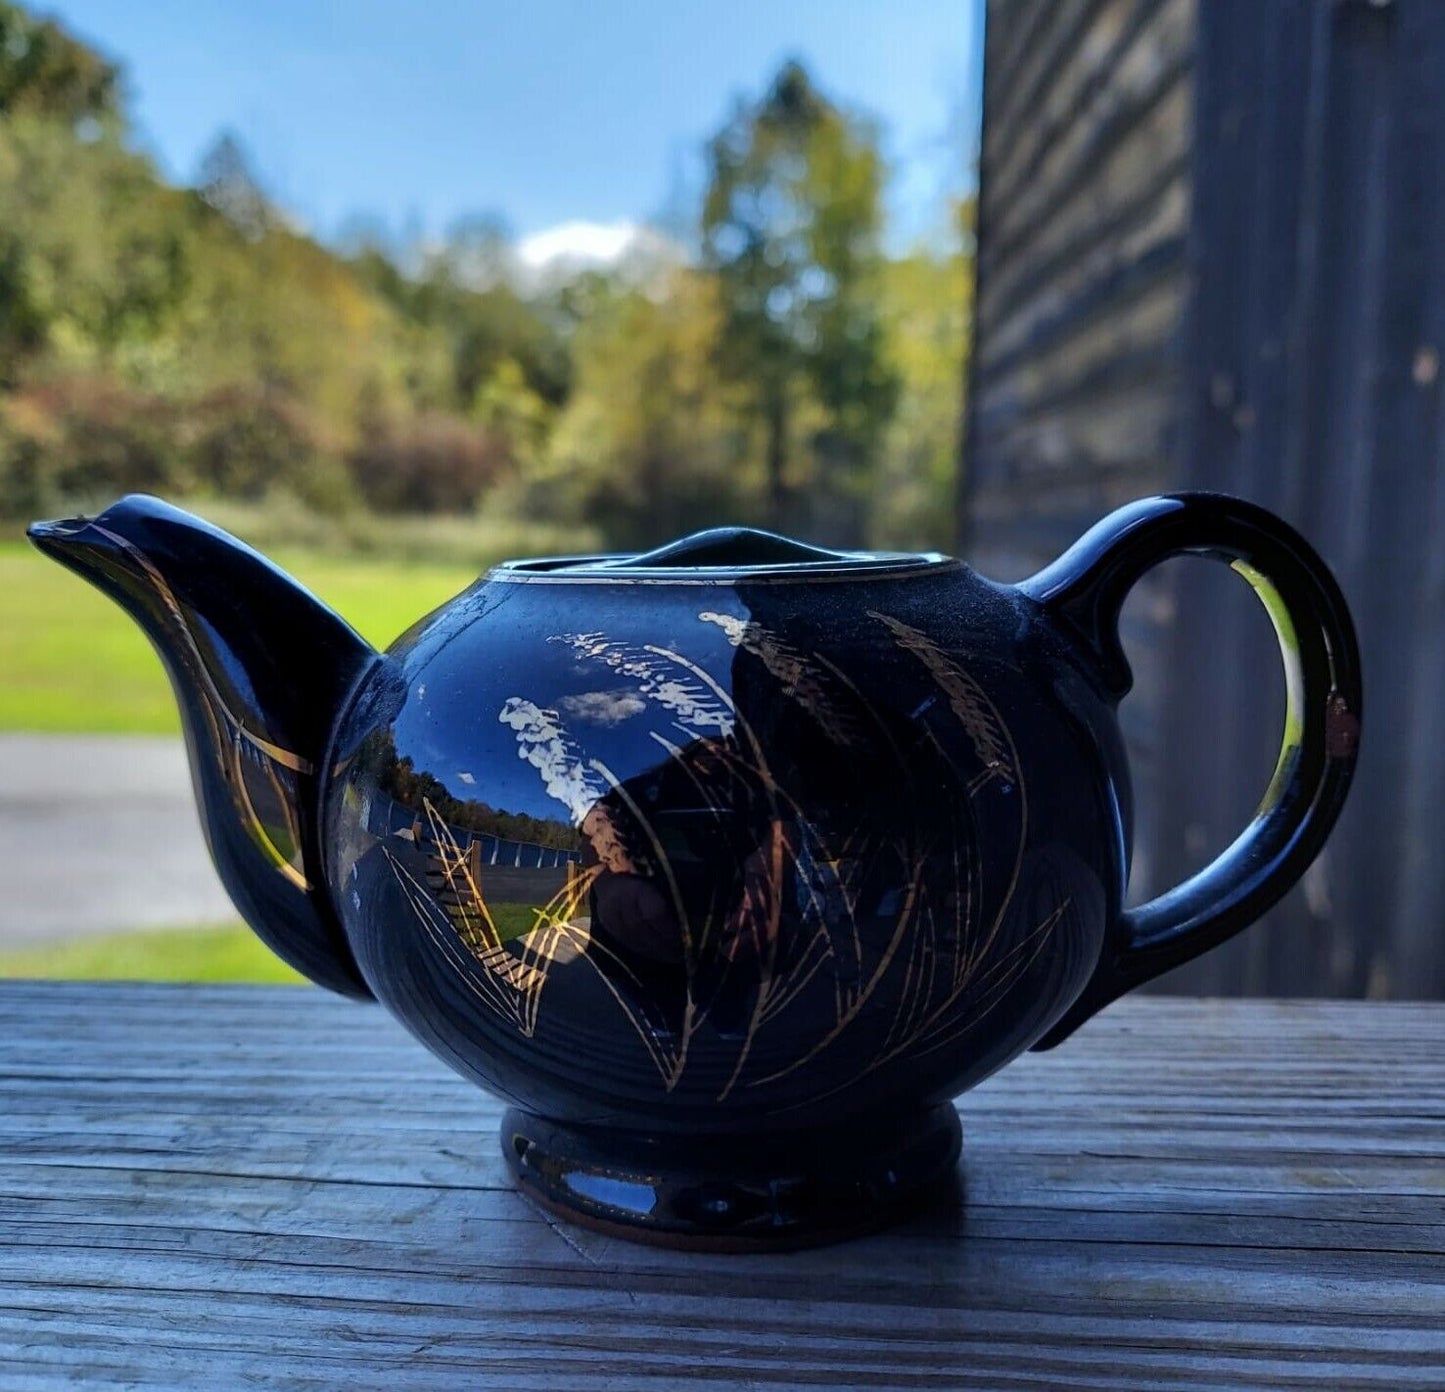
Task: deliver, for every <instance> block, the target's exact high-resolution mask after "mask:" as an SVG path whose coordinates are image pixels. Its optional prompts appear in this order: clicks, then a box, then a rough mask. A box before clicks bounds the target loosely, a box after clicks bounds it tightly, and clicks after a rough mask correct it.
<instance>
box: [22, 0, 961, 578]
mask: <svg viewBox="0 0 1445 1392" xmlns="http://www.w3.org/2000/svg"><path fill="white" fill-rule="evenodd" d="M119 91H120V78H119V74H118V71H117V69H116V68H115V66H114V65H113V64H111V63H110V62H109V61H108V60H106V59H104V58H103V57H101V56H99V55H97V54H95V53H93V52H91V51H90V50H89V49H87V48H86V47H85V46H84V45H83V44H81V43H79V42H78V41H77V40H75V39H74V38H73V37H71V36H70V35H68V34H67V33H66V32H65V31H64V30H63V29H62V28H61V27H60V26H59V25H57V24H56V23H54V22H53V21H50V20H41V19H36V18H33V17H31V16H30V15H29V14H28V13H27V12H25V11H24V10H22V9H20V8H18V7H17V6H15V5H14V4H13V3H10V0H0V209H3V210H4V214H3V216H0V516H8V517H12V518H24V517H31V516H36V515H40V514H43V513H51V514H55V513H61V512H67V511H74V510H81V509H89V508H95V507H99V506H102V505H104V504H105V503H106V502H108V501H110V499H111V498H113V497H114V496H115V495H116V494H117V493H120V492H122V491H125V490H129V489H145V490H150V491H157V492H163V493H165V494H167V495H168V496H172V497H179V498H185V497H187V496H189V497H192V498H194V499H196V500H197V501H198V502H199V504H200V505H201V506H202V508H203V510H208V509H212V508H219V509H220V510H221V511H222V512H225V511H226V510H228V509H229V510H230V511H231V512H232V513H233V514H234V515H235V516H236V517H238V518H239V519H240V520H241V523H242V525H245V526H256V527H258V528H259V529H260V532H261V534H262V539H263V540H265V539H266V538H270V537H279V538H280V539H281V540H282V542H283V544H285V543H287V542H294V543H295V544H301V545H304V546H306V547H308V548H315V547H319V548H322V549H324V550H327V551H332V552H336V553H344V554H356V553H366V552H369V551H387V552H390V553H391V554H393V555H406V556H415V555H422V556H426V555H441V554H444V555H447V556H455V557H467V558H471V557H476V558H477V559H478V560H479V561H480V560H482V559H486V558H491V557H494V555H495V554H496V553H495V552H494V551H493V549H492V548H493V547H494V546H500V545H507V546H515V547H516V549H518V550H527V551H557V550H562V551H577V550H581V549H586V548H587V547H589V546H593V545H596V544H599V543H600V544H605V545H609V546H611V547H614V548H622V547H632V546H645V545H650V544H654V543H656V542H660V541H663V540H666V539H667V538H669V537H670V536H674V535H677V534H678V533H680V532H682V531H685V530H689V529H693V528H697V527H702V526H708V525H716V524H718V523H722V522H734V521H742V522H754V523H758V524H762V525H771V526H774V527H777V528H780V529H783V530H788V531H794V532H798V533H801V534H803V535H805V536H808V537H810V538H812V539H814V540H817V541H825V542H826V541H831V542H833V543H835V544H847V545H861V544H865V543H876V544H880V545H897V546H910V545H919V544H933V545H937V546H946V545H947V544H948V543H949V540H950V537H951V530H952V528H951V525H950V519H951V517H952V514H953V511H954V509H953V489H954V484H953V480H954V478H955V475H956V468H957V464H956V456H957V436H958V425H959V421H960V419H961V414H962V411H961V402H960V396H961V391H962V381H963V371H964V361H963V352H964V345H965V342H966V322H967V309H968V293H969V291H968V275H967V263H968V259H967V257H966V256H965V255H964V254H963V253H962V252H960V251H948V252H944V251H938V250H927V249H925V250H919V251H916V252H914V253H912V254H910V255H908V256H904V257H896V258H892V259H890V258H888V257H886V256H885V255H884V254H883V252H882V249H881V238H882V219H883V215H882V197H881V194H882V188H883V184H884V181H885V177H886V172H887V171H886V168H885V166H884V162H883V159H882V156H881V154H880V151H879V145H878V139H877V133H876V132H875V130H874V129H873V128H872V126H871V125H870V124H869V122H868V121H867V120H865V119H863V118H862V117H860V116H858V115H856V114H854V113H851V112H849V111H848V110H846V109H844V108H843V107H841V106H839V105H837V104H835V103H833V102H831V101H829V100H828V99H827V98H826V97H825V96H823V95H822V94H821V93H820V92H819V91H818V89H817V88H816V87H815V86H814V85H813V83H812V81H811V79H810V78H809V76H808V74H807V73H805V72H804V71H803V70H802V68H801V67H799V66H798V65H797V64H792V63H790V64H785V65H784V66H783V68H782V69H781V71H780V72H779V73H778V74H777V76H776V78H775V80H774V81H773V82H772V84H771V85H770V86H769V87H768V88H766V89H765V91H764V92H763V94H762V96H761V97H760V98H759V99H757V100H755V101H752V102H746V103H740V104H739V105H738V107H737V109H736V111H735V112H734V113H733V114H732V116H731V118H730V119H729V120H728V121H727V122H726V123H725V124H724V126H723V127H722V129H721V130H719V132H718V133H717V135H716V136H715V138H714V139H713V140H712V141H711V142H710V143H709V145H708V147H707V158H708V166H709V173H710V179H709V184H708V188H707V192H706V197H705V199H704V201H703V203H702V205H701V207H700V208H699V210H698V228H697V231H698V234H699V246H700V248H701V255H700V256H699V257H698V258H696V259H695V260H690V259H689V258H688V257H686V256H685V255H684V254H683V253H682V251H681V249H680V248H679V249H678V250H677V252H676V254H673V253H671V252H668V251H667V250H666V248H665V245H662V244H661V243H660V239H659V245H658V246H655V247H654V248H653V250H652V251H651V252H649V253H647V254H646V255H644V254H642V253H638V254H636V255H634V256H633V257H632V258H631V259H630V261H629V264H627V265H626V266H625V267H620V268H617V269H616V270H613V271H597V270H593V271H587V272H583V273H579V274H576V275H572V276H570V277H565V276H564V277H561V278H557V277H553V278H552V279H550V280H546V281H545V283H542V284H538V283H537V281H536V278H535V277H534V276H531V275H529V274H524V273H523V271H522V269H521V268H520V267H519V265H518V263H517V260H516V256H515V252H514V249H513V247H512V244H511V241H510V238H509V236H508V234H507V232H506V229H505V227H504V226H503V225H502V224H501V222H500V221H499V220H497V219H496V218H478V219H472V220H469V221H467V222H464V223H462V224H460V225H459V226H457V227H456V228H455V229H453V230H452V232H451V233H450V234H449V235H448V236H447V237H446V238H445V240H444V241H443V242H442V243H441V244H440V245H430V244H428V245H426V246H424V247H418V246H397V245H392V244H388V243H387V242H386V240H385V239H384V238H379V237H371V238H370V239H369V240H363V241H361V242H360V243H358V244H355V245H353V246H351V247H350V249H349V250H348V251H347V252H346V253H345V254H339V253H338V252H336V251H335V250H333V249H330V248H328V247H325V246H322V245H320V244H318V243H317V242H316V241H314V240H313V239H311V238H310V237H308V236H305V235H303V234H302V233H301V232H299V231H297V230H296V229H295V228H294V227H293V226H291V225H290V224H289V223H288V220H287V218H286V216H285V214H284V212H282V211H281V210H280V209H279V208H277V207H276V206H275V204H274V203H273V202H272V200H271V199H270V198H269V197H268V195H267V193H266V191H265V188H264V186H263V184H262V182H261V180H260V179H259V178H258V177H257V175H256V173H255V172H254V170H253V169H252V168H251V166H250V164H249V162H248V160H247V157H246V153H245V151H244V149H243V148H242V147H241V145H240V144H239V142H238V141H237V140H236V139H235V138H234V137H233V136H231V135H222V136H221V137H220V139H218V141H217V142H216V144H215V146H214V148H213V149H212V151H211V152H210V154H209V155H207V157H206V158H205V160H204V161H203V162H202V166H201V170H200V175H199V178H198V181H197V186H196V187H195V188H194V189H178V188H174V187H170V186H168V185H167V184H166V183H165V182H163V181H162V180H161V178H160V177H159V176H158V174H157V172H156V170H155V169H154V168H153V167H152V166H151V164H150V163H149V162H148V161H147V160H146V159H145V158H144V157H142V156H140V155H138V154H136V153H134V151H133V150H131V149H130V148H129V147H128V145H127V143H126V124H125V118H124V112H123V111H122V110H121V107H120V102H119V97H118V93H119ZM223 520H224V519H223Z"/></svg>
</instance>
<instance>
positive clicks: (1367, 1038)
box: [0, 982, 1445, 1392]
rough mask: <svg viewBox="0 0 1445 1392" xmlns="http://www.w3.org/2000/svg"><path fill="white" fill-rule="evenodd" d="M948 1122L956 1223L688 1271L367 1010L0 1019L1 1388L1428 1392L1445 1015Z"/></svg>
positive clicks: (121, 995)
mask: <svg viewBox="0 0 1445 1392" xmlns="http://www.w3.org/2000/svg"><path fill="white" fill-rule="evenodd" d="M962 1110H963V1124H964V1160H963V1165H962V1188H963V1191H964V1193H963V1195H962V1197H961V1198H960V1199H958V1200H957V1201H956V1202H955V1203H953V1204H949V1203H943V1204H940V1205H939V1206H938V1207H937V1208H936V1209H935V1210H933V1211H932V1212H929V1213H925V1214H920V1215H919V1216H918V1217H916V1218H914V1219H913V1220H911V1221H910V1222H908V1223H907V1224H906V1225H905V1226H903V1227H901V1228H898V1229H895V1230H894V1231H892V1232H889V1233H886V1234H882V1235H879V1236H877V1237H872V1238H867V1239H863V1240H860V1241H856V1242H852V1243H849V1244H846V1245H843V1246H839V1247H832V1248H825V1249H822V1250H817V1251H812V1252H803V1253H797V1254H792V1255H786V1256H771V1257H756V1256H752V1257H738V1256H695V1255H684V1254H679V1253H673V1252H663V1251H654V1250H651V1249H648V1248H644V1247H637V1246H632V1245H629V1244H627V1243H625V1242H621V1241H618V1240H616V1239H612V1238H606V1237H600V1236H597V1235H595V1234H592V1233H589V1232H585V1231H582V1230H579V1229H574V1228H571V1227H568V1226H566V1225H564V1224H561V1223H558V1222H556V1221H554V1220H552V1219H549V1218H548V1217H546V1216H544V1215H543V1214H541V1213H540V1212H538V1211H537V1210H535V1209H533V1208H531V1207H530V1206H529V1205H528V1204H527V1203H525V1202H524V1201H523V1200H522V1199H520V1198H518V1197H517V1196H516V1195H515V1194H514V1193H513V1192H512V1191H511V1189H510V1188H509V1186H508V1183H507V1178H506V1175H505V1172H504V1170H503V1166H502V1161H501V1157H500V1155H499V1153H498V1149H497V1142H496V1137H495V1130H496V1125H497V1119H498V1112H499V1108H498V1106H497V1104H496V1103H494V1102H492V1101H491V1100H490V1099H489V1098H487V1097H486V1096H484V1095H483V1094H482V1093H480V1092H478V1091H476V1090H475V1089H473V1088H471V1087H469V1086H468V1085H466V1084H464V1083H463V1082H461V1081H460V1080H458V1079H456V1078H454V1077H453V1076H452V1075H451V1074H450V1073H449V1072H448V1071H447V1070H446V1069H445V1068H444V1067H443V1066H442V1065H441V1064H439V1063H437V1062H435V1061H434V1060H433V1059H432V1058H431V1057H430V1056H429V1055H428V1054H426V1053H425V1052H424V1051H423V1050H422V1049H421V1047H420V1046H419V1045H416V1044H414V1043H413V1042H411V1040H410V1039H409V1038H408V1037H407V1036H405V1035H404V1034H403V1033H402V1031H401V1030H400V1029H399V1028H398V1027H397V1026H395V1025H393V1024H392V1023H391V1022H390V1020H389V1019H388V1018H387V1017H385V1016H384V1015H383V1014H382V1013H381V1012H380V1011H379V1010H378V1009H376V1008H373V1007H364V1006H358V1005H353V1004H350V1003H347V1002H345V1001H342V1000H339V999H335V998H331V997H327V996H325V995H323V994H321V993H320V992H319V991H312V990H302V989H288V988H284V987H279V988H248V987H231V988H226V987H212V988H192V987H163V986H117V985H94V986H91V985H64V984H46V983H16V982H12V983H5V984H0V1386H3V1387H4V1388H7V1389H8V1388H12V1387H15V1388H29V1387H64V1388H71V1387H79V1386H84V1385H87V1384H90V1383H100V1382H106V1383H113V1382H116V1381H121V1382H126V1383H137V1384H145V1385H152V1384H162V1385H172V1386H174V1385H185V1386H195V1387H205V1388H216V1389H226V1388H235V1387H241V1386H249V1385H273V1384H274V1385H285V1386H324V1387H339V1386H347V1387H356V1386H385V1387H387V1388H394V1389H399V1388H407V1387H413V1386H417V1387H436V1388H448V1389H451V1388H461V1387H467V1388H473V1387H479V1386H496V1387H502V1388H508V1389H513V1388H555V1389H572V1388H582V1387H603V1388H608V1389H627V1388H648V1389H656V1390H658V1392H661V1389H674V1388H691V1387H729V1388H732V1387H736V1388H751V1389H764V1388H768V1389H776V1388H801V1387H812V1388H816V1387H900V1388H902V1387H908V1388H916V1387H937V1388H959V1387H1030V1388H1038V1389H1059V1388H1067V1387H1075V1386H1085V1387H1093V1388H1120V1387H1149V1388H1154V1387H1163V1386H1169V1387H1179V1386H1184V1387H1190V1388H1226V1387H1228V1388H1234V1387H1245V1386H1268V1387H1301V1388H1304V1387H1308V1388H1328V1389H1345V1388H1355V1387H1371V1388H1375V1387H1378V1388H1390V1389H1401V1388H1437V1389H1438V1388H1441V1387H1445V1006H1434V1005H1373V1004H1372V1005H1355V1004H1351V1005H1319V1004H1280V1003H1265V1004H1260V1003H1253V1004H1249V1003H1220V1002H1192V1001H1177V1000H1162V999H1152V1000H1138V1001H1128V1002H1123V1003H1121V1004H1119V1005H1117V1006H1115V1007H1114V1008H1113V1009H1111V1010H1110V1011H1108V1012H1107V1014H1105V1015H1104V1016H1103V1017H1101V1018H1100V1019H1098V1020H1096V1021H1095V1022H1093V1023H1091V1024H1090V1025H1088V1026H1087V1027H1086V1028H1085V1029H1084V1030H1083V1031H1082V1032H1081V1033H1080V1034H1079V1035H1078V1036H1076V1037H1075V1038H1074V1039H1073V1040H1072V1041H1070V1042H1069V1043H1068V1044H1067V1045H1065V1046H1064V1047H1063V1048H1062V1049H1060V1050H1059V1051H1057V1052H1055V1053H1053V1054H1048V1055H1033V1056H1030V1057H1028V1058H1025V1059H1022V1060H1020V1061H1019V1062H1018V1063H1015V1064H1014V1065H1012V1066H1010V1067H1009V1068H1008V1069H1007V1070H1005V1072H1004V1073H1002V1074H1000V1075H999V1076H998V1077H997V1078H995V1079H994V1080H992V1081H991V1082H989V1083H988V1084H986V1085H985V1086H984V1087H982V1088H980V1089H978V1090H977V1091H975V1092H973V1093H971V1094H970V1095H969V1096H968V1097H966V1098H965V1099H964V1100H963V1103H962Z"/></svg>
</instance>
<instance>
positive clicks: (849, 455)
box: [702, 62, 897, 541]
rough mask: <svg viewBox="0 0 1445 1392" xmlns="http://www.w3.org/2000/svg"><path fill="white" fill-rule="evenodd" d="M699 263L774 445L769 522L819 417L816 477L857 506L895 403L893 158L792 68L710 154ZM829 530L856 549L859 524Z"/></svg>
mask: <svg viewBox="0 0 1445 1392" xmlns="http://www.w3.org/2000/svg"><path fill="white" fill-rule="evenodd" d="M708 164H709V175H710V177H709V186H708V191H707V197H706V201H705V203H704V208H703V219H702V233H703V261H704V265H705V266H706V267H707V268H708V269H710V270H711V271H712V272H713V273H714V274H715V275H716V276H717V279H718V283H719V286H720V290H721V295H722V301H723V326H722V331H721V334H720V340H719V345H718V347H719V352H718V361H719V366H720V367H721V369H722V371H723V372H724V374H725V375H726V376H728V377H729V378H730V379H732V380H733V381H735V382H737V383H738V384H739V385H741V386H743V387H745V388H746V391H747V394H748V397H749V399H750V403H751V407H752V409H753V411H754V412H755V413H756V415H757V417H758V418H759V420H760V421H761V423H762V426H763V431H764V438H765V461H766V477H767V513H768V517H769V520H770V521H771V523H772V524H773V525H775V526H781V525H783V524H784V522H785V520H786V519H787V517H788V514H789V512H790V502H791V494H792V491H793V488H792V473H793V470H792V468H791V461H790V453H791V451H792V447H793V437H794V433H795V426H796V418H797V417H798V415H799V412H800V409H802V408H803V407H804V406H805V404H806V403H807V402H808V401H811V403H812V405H813V406H814V407H815V408H816V412H815V414H816V427H815V428H814V429H813V430H812V431H811V438H810V440H809V442H808V443H809V444H810V446H811V452H812V456H813V463H814V466H815V471H816V474H817V476H818V479H819V482H821V483H822V484H823V485H824V486H825V487H830V488H832V489H834V490H838V491H840V492H841V493H842V494H843V495H845V496H848V497H851V498H854V499H858V498H859V496H860V494H861V491H862V486H863V484H864V482H865V481H866V476H867V471H868V468H869V466H870V465H871V463H872V461H873V457H874V454H875V452H876V450H877V447H878V443H879V440H880V437H881V434H882V432H883V430H884V428H885V427H886V425H887V422H888V419H889V417H890V416H891V414H892V412H893V408H894V403H895V400H896V396H897V383H896V380H895V378H894V375H893V372H892V370H891V368H890V367H889V365H888V361H887V356H886V352H885V344H884V335H883V327H882V324H881V323H880V319H879V313H878V307H877V278H878V272H879V268H880V264H881V261H882V251H881V246H880V232H881V226H882V205H881V194H882V184H883V175H884V168H883V161H882V157H881V156H880V154H879V151H878V143H877V138H876V135H875V133H874V131H873V130H872V128H871V127H870V126H869V125H868V124H867V123H865V122H863V121H862V120H860V119H858V118H856V117H853V116H850V115H849V114H848V113H846V112H844V111H842V110H841V109H839V108H838V107H836V106H834V105H833V104H832V103H831V102H829V101H828V100H827V99H826V98H825V97H823V96H822V95H821V94H820V93H819V92H818V91H817V89H816V88H814V86H813V85H812V82H811V81H810V79H809V77H808V75H807V73H806V72H805V71H804V70H803V68H802V67H801V66H800V65H799V64H798V63H796V62H790V63H787V64H785V65H784V67H783V68H782V70H781V71H780V72H779V73H778V76H777V78H776V80H775V81H774V82H773V85H772V87H771V88H770V89H769V91H768V93H767V95H766V96H765V97H764V98H763V99H762V101H761V102H759V103H758V104H756V105H753V106H747V105H743V106H740V107H739V109H738V110H737V111H736V112H735V113H734V115H733V117H732V119H731V120H730V121H729V122H728V124H727V125H726V126H725V127H724V128H723V129H722V130H721V131H720V132H719V133H718V134H717V135H716V136H715V137H714V138H713V140H712V141H711V143H710V144H709V146H708ZM858 511H861V508H855V509H854V515H853V516H852V517H851V518H844V519H842V520H840V521H839V522H838V523H836V524H835V526H834V528H833V530H835V531H840V532H843V533H846V535H842V536H840V537H839V538H838V539H840V540H844V541H853V540H856V539H857V537H856V533H857V532H858V531H859V530H860V527H861V522H860V519H859V518H858V516H857V512H858Z"/></svg>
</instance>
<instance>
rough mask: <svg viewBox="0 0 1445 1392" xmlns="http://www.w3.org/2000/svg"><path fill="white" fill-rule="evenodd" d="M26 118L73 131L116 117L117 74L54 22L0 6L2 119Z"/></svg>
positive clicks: (4, 1)
mask: <svg viewBox="0 0 1445 1392" xmlns="http://www.w3.org/2000/svg"><path fill="white" fill-rule="evenodd" d="M21 114H27V115H31V116H42V117H44V118H46V119H47V120H57V121H62V122H64V123H65V124H66V125H68V126H70V127H71V128H72V129H74V128H75V127H77V126H78V125H80V123H81V122H85V121H89V122H94V123H97V124H104V123H106V122H110V121H114V120H117V119H118V118H119V116H120V70H119V69H118V68H117V67H116V66H115V64H113V63H111V62H108V61H107V60H106V59H104V58H102V57H101V56H100V54H98V53H96V52H95V50H94V49H91V48H87V47H86V46H85V45H84V44H83V43H81V42H80V41H79V40H78V39H76V38H74V37H73V36H72V35H70V34H69V33H67V32H66V30H65V29H63V28H62V27H61V26H60V25H59V24H58V23H56V21H55V20H53V19H39V18H37V17H35V16H34V15H30V14H27V13H26V12H25V11H24V10H22V9H21V8H20V7H19V6H18V5H12V4H9V3H8V2H7V0H0V117H9V116H16V115H21Z"/></svg>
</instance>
